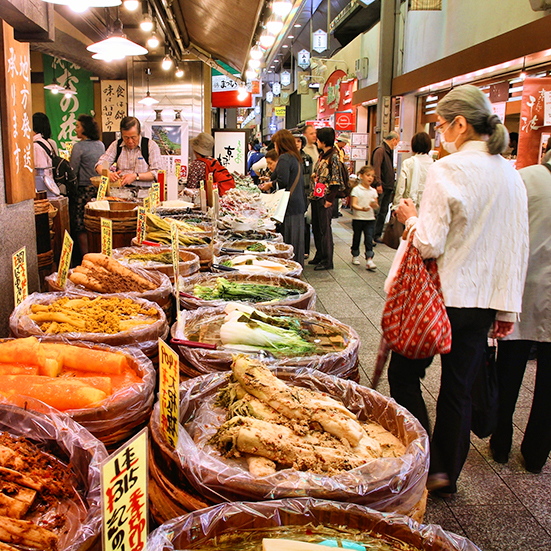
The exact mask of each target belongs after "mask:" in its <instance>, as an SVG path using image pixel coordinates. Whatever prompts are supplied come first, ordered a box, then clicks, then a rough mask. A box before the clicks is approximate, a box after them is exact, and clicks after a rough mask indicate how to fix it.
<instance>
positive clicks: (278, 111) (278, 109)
mask: <svg viewBox="0 0 551 551" xmlns="http://www.w3.org/2000/svg"><path fill="white" fill-rule="evenodd" d="M286 110H287V108H286V107H275V108H274V113H275V116H276V117H284V116H285V111H286Z"/></svg>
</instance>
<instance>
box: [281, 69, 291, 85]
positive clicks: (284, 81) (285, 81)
mask: <svg viewBox="0 0 551 551" xmlns="http://www.w3.org/2000/svg"><path fill="white" fill-rule="evenodd" d="M279 78H280V79H281V86H289V85H290V84H291V73H290V72H289V71H283V73H281V75H280V77H279Z"/></svg>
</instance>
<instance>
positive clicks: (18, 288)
mask: <svg viewBox="0 0 551 551" xmlns="http://www.w3.org/2000/svg"><path fill="white" fill-rule="evenodd" d="M12 268H13V298H14V301H15V306H18V305H19V304H21V302H23V301H24V300H25V299H26V298H27V296H28V295H29V283H28V279H27V248H26V247H23V248H21V249H19V250H18V251H17V252H16V253H14V255H13V256H12Z"/></svg>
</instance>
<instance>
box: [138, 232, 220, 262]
mask: <svg viewBox="0 0 551 551" xmlns="http://www.w3.org/2000/svg"><path fill="white" fill-rule="evenodd" d="M131 243H132V246H133V247H139V246H140V245H138V240H137V239H136V238H135V237H133V238H132V242H131ZM142 246H144V247H149V246H153V247H166V245H165V244H164V243H155V242H153V241H144V242H143V244H142ZM222 246H223V243H222V241H220V240H218V239H215V240H214V241H213V242H212V243H209V244H208V245H188V246H185V247H184V246H181V245H180V250H181V251H189V252H190V253H193V254H196V255H197V256H198V257H199V260H200V261H201V262H212V257H213V256H215V255H216V256H218V255H220V251H221V250H222Z"/></svg>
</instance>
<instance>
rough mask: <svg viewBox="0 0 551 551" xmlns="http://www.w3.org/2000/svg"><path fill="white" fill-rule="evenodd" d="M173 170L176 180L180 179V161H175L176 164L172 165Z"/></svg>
mask: <svg viewBox="0 0 551 551" xmlns="http://www.w3.org/2000/svg"><path fill="white" fill-rule="evenodd" d="M174 168H175V172H176V179H177V180H179V179H180V174H181V173H182V161H181V159H176V162H175V163H174Z"/></svg>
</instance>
